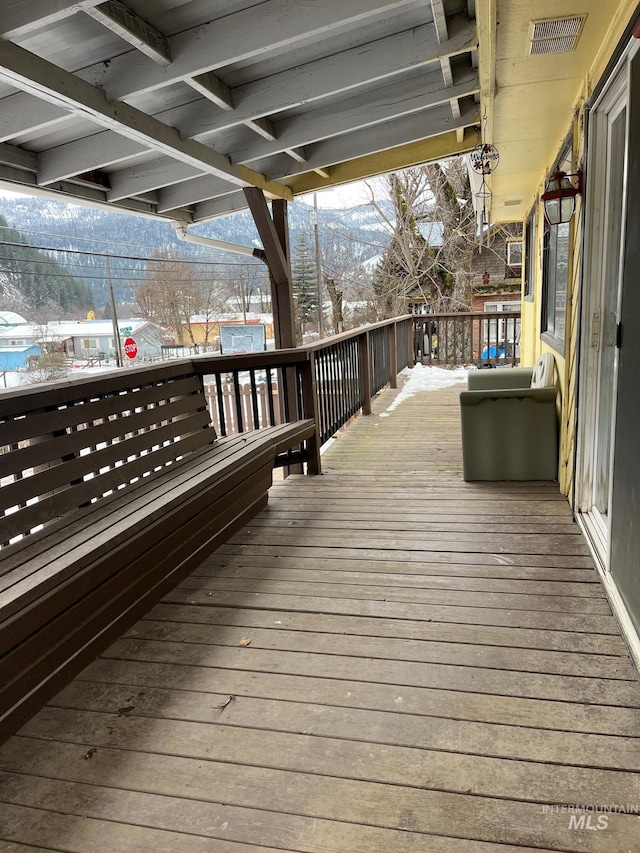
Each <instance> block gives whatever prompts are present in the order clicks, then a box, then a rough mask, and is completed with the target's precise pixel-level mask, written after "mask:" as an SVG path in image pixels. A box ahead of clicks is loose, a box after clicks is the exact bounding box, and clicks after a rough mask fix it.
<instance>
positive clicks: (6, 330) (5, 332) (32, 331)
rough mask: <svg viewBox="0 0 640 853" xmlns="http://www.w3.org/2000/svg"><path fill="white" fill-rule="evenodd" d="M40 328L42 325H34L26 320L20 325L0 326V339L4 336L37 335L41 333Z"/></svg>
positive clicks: (22, 336)
mask: <svg viewBox="0 0 640 853" xmlns="http://www.w3.org/2000/svg"><path fill="white" fill-rule="evenodd" d="M42 328H43V327H42V326H34V325H32V324H31V323H27V322H26V321H25V323H23V324H22V325H20V326H0V340H1V339H5V338H33V337H37V335H40V334H41V332H42ZM36 330H37V331H36Z"/></svg>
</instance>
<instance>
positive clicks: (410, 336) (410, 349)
mask: <svg viewBox="0 0 640 853" xmlns="http://www.w3.org/2000/svg"><path fill="white" fill-rule="evenodd" d="M415 322H416V321H415V320H413V319H412V320H409V322H408V323H407V354H408V355H407V367H415V366H416V353H415V340H416V327H415Z"/></svg>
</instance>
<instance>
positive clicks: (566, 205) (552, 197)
mask: <svg viewBox="0 0 640 853" xmlns="http://www.w3.org/2000/svg"><path fill="white" fill-rule="evenodd" d="M571 178H575V179H576V182H575V184H573V183H572V182H571ZM581 192H582V171H581V170H580V169H578V171H577V172H573V173H572V174H569V175H568V174H567V173H566V172H561V171H560V170H558V171H557V172H554V173H553V175H552V176H551V178H550V179H549V182H548V184H547V189H546V191H545V192H544V193H543V195H542V201H543V202H544V215H545V216H546V217H547V222H548V223H549V225H560V224H561V223H563V222H569V220H570V219H571V217H572V216H573V212H574V210H575V207H576V196H577V195H578V193H581Z"/></svg>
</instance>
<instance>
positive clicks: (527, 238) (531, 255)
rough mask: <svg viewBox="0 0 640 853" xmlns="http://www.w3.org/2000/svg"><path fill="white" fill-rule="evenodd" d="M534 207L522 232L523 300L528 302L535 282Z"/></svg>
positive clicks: (531, 296) (531, 297)
mask: <svg viewBox="0 0 640 853" xmlns="http://www.w3.org/2000/svg"><path fill="white" fill-rule="evenodd" d="M535 211H536V209H535V207H534V209H533V210H532V211H531V213H530V214H529V217H528V219H527V224H526V226H525V230H524V270H523V272H524V298H525V299H526V300H528V301H531V300H532V299H533V283H534V280H535V258H536V245H535V239H536V220H535Z"/></svg>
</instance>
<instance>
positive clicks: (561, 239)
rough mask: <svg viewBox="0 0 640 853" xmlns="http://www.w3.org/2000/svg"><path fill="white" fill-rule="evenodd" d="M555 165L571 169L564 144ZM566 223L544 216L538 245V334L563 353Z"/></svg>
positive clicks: (565, 316)
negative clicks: (539, 272)
mask: <svg viewBox="0 0 640 853" xmlns="http://www.w3.org/2000/svg"><path fill="white" fill-rule="evenodd" d="M556 169H561V170H562V171H563V172H573V171H574V170H573V168H572V165H571V148H570V146H567V148H566V149H565V152H564V153H563V155H562V156H561V157H560V159H559V161H558V163H557V165H556V166H555V167H554V169H553V171H554V172H555V171H556ZM570 224H571V223H569V222H564V223H562V224H561V225H549V223H548V222H547V220H546V218H545V220H544V237H543V247H542V252H543V254H542V317H541V321H542V323H541V330H542V337H543V338H544V340H545V341H547V343H549V344H550V345H551V346H552V347H553V348H554V349H555V350H556V351H557V352H559V353H561V354H564V338H565V331H566V321H567V291H568V286H569V238H570Z"/></svg>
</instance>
